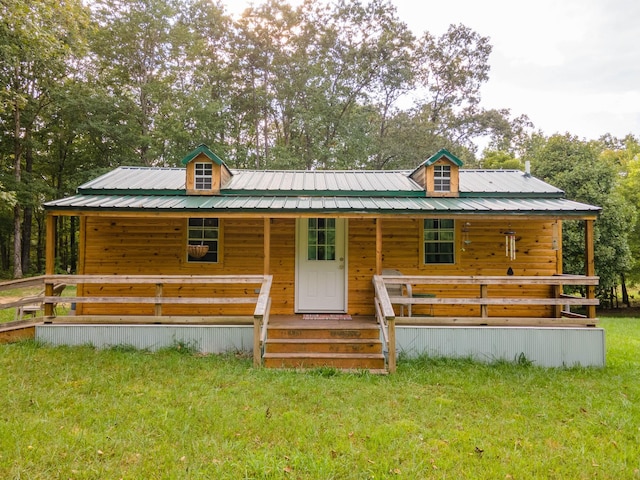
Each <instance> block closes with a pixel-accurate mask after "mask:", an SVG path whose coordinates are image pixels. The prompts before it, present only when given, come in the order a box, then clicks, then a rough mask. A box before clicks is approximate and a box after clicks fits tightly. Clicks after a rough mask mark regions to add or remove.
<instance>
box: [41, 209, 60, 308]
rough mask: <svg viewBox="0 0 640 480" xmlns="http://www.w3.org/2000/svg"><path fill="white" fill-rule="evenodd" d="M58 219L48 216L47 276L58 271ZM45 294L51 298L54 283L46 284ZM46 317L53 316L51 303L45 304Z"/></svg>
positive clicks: (45, 268) (45, 269) (45, 270)
mask: <svg viewBox="0 0 640 480" xmlns="http://www.w3.org/2000/svg"><path fill="white" fill-rule="evenodd" d="M57 218H58V217H56V216H54V215H51V214H50V213H48V214H47V225H46V229H47V233H46V235H47V237H46V242H45V257H46V260H45V267H44V273H45V274H46V275H53V274H54V273H55V269H56V219H57ZM44 294H45V296H47V297H49V296H51V295H53V283H49V282H45V284H44ZM44 315H45V316H46V317H50V316H52V315H53V305H52V304H50V303H45V304H44Z"/></svg>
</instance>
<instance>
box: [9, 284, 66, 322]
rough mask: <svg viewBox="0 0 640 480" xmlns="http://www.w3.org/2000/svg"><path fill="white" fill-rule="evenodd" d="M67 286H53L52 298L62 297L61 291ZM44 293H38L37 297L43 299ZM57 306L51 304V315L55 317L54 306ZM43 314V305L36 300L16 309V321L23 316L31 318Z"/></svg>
mask: <svg viewBox="0 0 640 480" xmlns="http://www.w3.org/2000/svg"><path fill="white" fill-rule="evenodd" d="M66 286H67V285H66V284H64V283H58V284H57V285H54V286H53V296H54V297H59V296H60V295H62V291H63V290H64V289H65V287H66ZM44 293H45V291H44V290H42V291H41V292H40V293H38V297H41V298H42V297H44ZM57 305H58V304H57V303H54V304H53V314H54V316H55V314H56V306H57ZM41 313H44V303H43V301H42V300H37V301H34V302H33V303H28V304H26V305H21V306H19V307H18V308H16V317H15V319H16V320H22V317H24V316H25V315H30V316H32V317H35V316H37V315H38V314H41Z"/></svg>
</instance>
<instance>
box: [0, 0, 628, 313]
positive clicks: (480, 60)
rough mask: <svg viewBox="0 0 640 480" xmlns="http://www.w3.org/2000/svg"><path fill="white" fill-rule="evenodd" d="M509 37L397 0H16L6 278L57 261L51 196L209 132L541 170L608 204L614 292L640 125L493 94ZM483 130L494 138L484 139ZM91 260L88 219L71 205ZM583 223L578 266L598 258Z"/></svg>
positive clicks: (2, 214)
mask: <svg viewBox="0 0 640 480" xmlns="http://www.w3.org/2000/svg"><path fill="white" fill-rule="evenodd" d="M491 50H492V46H491V44H490V41H489V38H488V37H483V36H481V35H479V34H478V33H477V32H474V31H473V30H472V29H470V28H468V27H466V26H464V25H451V26H450V27H449V29H448V30H447V31H446V32H445V33H444V34H442V35H439V36H434V35H432V34H430V33H429V32H423V33H422V34H421V35H419V36H416V35H415V34H414V33H412V32H411V31H410V29H409V28H408V27H407V25H406V24H405V23H403V22H402V21H401V20H400V19H399V18H398V15H397V11H396V9H395V7H394V6H393V5H392V4H391V2H390V1H389V0H370V1H358V0H353V1H352V0H338V1H334V2H329V1H313V0H307V1H305V2H304V3H302V4H301V5H298V6H295V7H294V6H291V5H290V4H288V3H287V2H286V1H285V0H267V1H265V2H263V3H260V4H257V5H256V6H254V7H253V8H250V9H247V10H246V11H245V12H244V14H243V15H241V16H239V17H233V16H232V15H230V14H229V13H228V12H227V11H225V8H224V6H223V5H222V3H221V2H219V0H92V1H91V2H86V3H83V2H82V1H81V0H0V159H1V161H0V276H2V277H7V278H20V277H22V276H25V275H32V274H38V273H41V272H42V271H43V269H44V240H45V232H44V229H45V221H44V220H45V214H44V211H43V208H42V204H43V203H44V202H46V201H47V200H51V199H55V198H61V197H64V196H66V195H70V194H72V193H74V191H75V189H76V187H77V186H78V185H80V184H82V183H84V182H86V181H87V180H89V179H91V178H94V177H96V176H98V175H100V174H102V173H105V172H107V171H109V170H111V169H113V168H115V167H117V166H119V165H146V166H177V165H179V162H180V160H181V159H182V158H183V157H184V155H185V154H186V153H187V152H189V151H190V150H192V149H193V148H194V147H195V146H197V145H199V144H201V143H205V144H207V145H208V146H209V147H210V148H211V149H212V150H213V151H214V152H216V153H217V154H218V155H219V156H220V157H221V158H223V159H224V160H225V162H227V164H228V165H229V166H231V167H235V168H255V169H274V168H287V169H407V168H414V167H415V166H416V165H418V164H419V163H420V162H421V161H423V160H424V159H426V158H427V157H429V156H430V155H431V154H433V153H435V152H436V151H438V150H439V149H440V148H447V149H449V150H450V151H451V152H452V153H454V154H455V155H457V156H458V157H459V158H460V159H462V160H463V161H464V162H465V168H518V169H522V168H524V163H525V161H530V162H531V169H532V173H533V174H534V175H535V176H537V177H539V178H541V179H543V180H545V181H548V182H550V183H552V184H553V185H555V186H557V187H559V188H561V189H563V190H564V191H565V192H566V194H567V197H568V198H570V199H572V200H577V201H580V202H585V203H590V204H595V205H599V206H601V207H602V214H601V216H600V217H599V219H598V221H597V222H596V231H595V241H596V245H595V249H596V255H595V257H596V273H597V274H598V275H599V276H600V286H599V292H598V293H599V296H600V297H601V298H602V299H603V300H605V301H606V302H607V303H609V304H610V305H617V302H618V301H622V302H623V303H624V304H627V305H630V303H631V300H632V297H633V293H634V292H633V291H632V290H631V288H630V287H632V286H636V285H637V284H639V283H640V227H639V226H638V222H637V221H636V219H637V212H638V211H639V208H640V141H639V139H638V138H637V137H636V136H634V135H633V134H631V133H630V134H629V135H627V136H626V137H625V138H616V137H614V136H612V135H610V134H605V135H603V136H602V137H601V138H598V139H584V138H578V137H577V136H575V135H572V134H571V133H570V131H571V126H570V125H568V126H567V131H566V132H565V133H562V134H560V133H557V134H554V135H551V136H546V135H544V134H543V133H542V132H541V131H540V130H537V129H536V127H535V125H533V123H532V122H531V121H530V120H529V118H528V117H527V116H526V115H517V116H516V115H514V114H512V112H511V111H510V109H509V108H508V106H506V107H505V108H503V109H485V108H483V107H482V106H481V96H480V91H481V87H482V85H484V84H485V83H486V82H488V81H489V78H490V76H489V73H490V63H489V59H490V54H491ZM479 146H482V148H480V147H479ZM58 222H59V224H58V232H59V235H58V237H57V239H56V241H57V243H58V246H57V251H58V252H59V258H57V269H58V270H59V271H70V272H74V271H75V268H76V255H77V251H76V248H77V242H76V236H77V228H78V226H77V221H76V219H75V218H74V217H62V218H59V219H58ZM582 223H583V222H565V224H564V229H563V237H564V238H563V241H564V248H563V255H564V259H563V260H564V271H565V272H566V273H576V274H583V273H584V255H583V252H584V247H583V241H584V235H583V232H582V231H581V229H582V228H583V225H581V224H582Z"/></svg>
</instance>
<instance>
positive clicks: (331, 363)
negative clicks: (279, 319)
mask: <svg viewBox="0 0 640 480" xmlns="http://www.w3.org/2000/svg"><path fill="white" fill-rule="evenodd" d="M263 360H264V365H265V367H267V368H297V369H308V368H322V367H329V368H336V369H338V370H344V371H362V370H368V371H369V372H371V373H386V369H385V359H384V355H383V353H382V342H381V341H380V332H379V330H378V327H377V325H376V324H375V323H371V322H357V321H335V322H322V321H320V322H318V321H313V320H307V321H303V322H301V321H297V322H289V323H278V324H274V325H269V327H268V334H267V341H266V344H265V353H264V354H263Z"/></svg>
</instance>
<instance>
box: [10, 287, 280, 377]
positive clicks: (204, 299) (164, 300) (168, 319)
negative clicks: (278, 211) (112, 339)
mask: <svg viewBox="0 0 640 480" xmlns="http://www.w3.org/2000/svg"><path fill="white" fill-rule="evenodd" d="M272 281H273V277H272V276H271V275H161V276H154V275H44V276H41V277H38V278H37V279H31V280H30V281H29V285H36V284H38V283H40V284H43V285H44V291H45V293H44V296H41V297H33V298H29V299H25V300H23V301H19V302H12V303H11V304H7V305H4V306H3V307H7V308H8V307H15V306H19V305H21V304H25V303H29V302H33V301H34V299H36V298H37V300H39V301H41V302H42V304H43V307H44V321H45V322H49V323H51V322H54V321H55V322H64V323H84V324H86V323H109V324H117V323H120V324H125V323H136V324H141V323H163V324H206V325H253V362H254V365H256V366H258V365H260V364H261V362H262V348H263V345H264V341H265V340H266V331H267V325H268V323H269V315H270V310H271V284H272ZM57 284H66V285H90V284H98V285H110V284H111V285H123V284H125V285H149V286H153V287H154V294H153V295H146V296H145V295H137V296H124V295H119V296H115V295H114V296H95V295H87V296H84V295H79V296H73V297H71V296H67V297H65V296H56V295H53V288H54V285H57ZM221 284H223V285H225V286H229V285H231V286H233V285H256V286H257V287H258V288H255V289H254V290H252V294H248V295H246V296H239V297H228V296H223V295H218V296H214V295H209V296H199V297H195V296H178V297H176V296H171V297H170V296H165V295H164V287H165V285H212V286H213V285H221ZM20 286H26V285H16V286H15V287H14V288H18V287H20ZM58 303H71V304H141V305H149V304H151V305H154V314H153V315H81V316H75V315H72V316H58V317H54V316H53V313H54V312H53V308H54V305H55V304H58ZM239 304H248V305H252V304H255V308H254V311H253V315H226V316H222V315H217V316H205V315H200V316H178V315H173V316H171V315H164V314H163V305H204V306H206V305H239Z"/></svg>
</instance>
